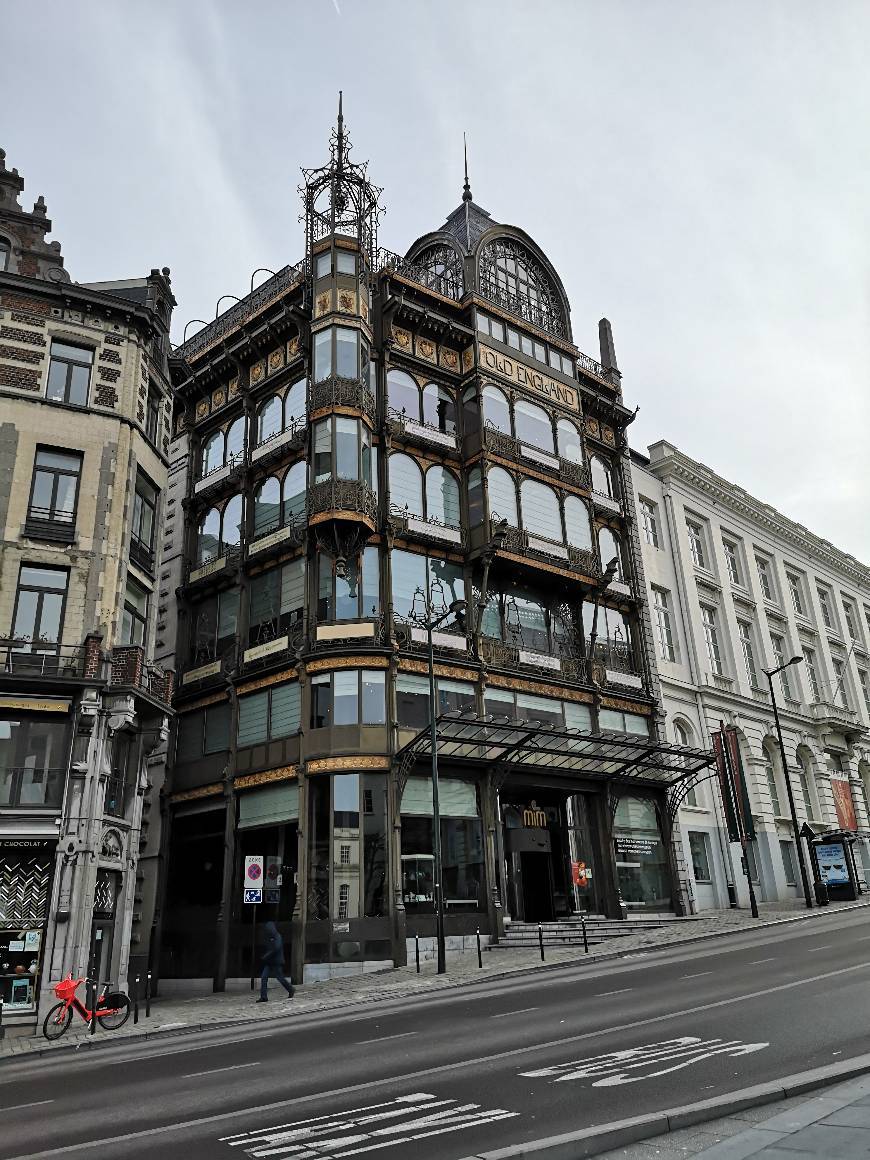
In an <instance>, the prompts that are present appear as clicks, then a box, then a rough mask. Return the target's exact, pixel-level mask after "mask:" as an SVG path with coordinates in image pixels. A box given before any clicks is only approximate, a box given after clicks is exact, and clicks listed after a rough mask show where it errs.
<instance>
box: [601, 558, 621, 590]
mask: <svg viewBox="0 0 870 1160" xmlns="http://www.w3.org/2000/svg"><path fill="white" fill-rule="evenodd" d="M618 570H619V558H618V557H617V556H614V557H613V559H612V560H610V561H608V564H607V567H606V568H605V569H604V575H603V576H602V577H601V585H602V587H603V588H606V587H607V586H608V585H609V584H610V582H611V580H612V579H613V577H614V576H615V575H616V573H617V572H618Z"/></svg>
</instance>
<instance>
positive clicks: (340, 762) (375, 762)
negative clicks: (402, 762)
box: [305, 754, 392, 775]
mask: <svg viewBox="0 0 870 1160" xmlns="http://www.w3.org/2000/svg"><path fill="white" fill-rule="evenodd" d="M391 765H392V759H391V758H389V757H376V756H373V755H370V754H369V755H362V754H360V755H359V756H358V757H315V758H313V759H312V760H311V761H309V762H307V763H306V766H305V772H306V774H309V775H311V774H317V773H343V772H344V771H345V770H350V771H352V772H356V771H357V770H361V769H385V770H386V769H389V768H390V766H391Z"/></svg>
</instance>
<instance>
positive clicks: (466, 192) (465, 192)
mask: <svg viewBox="0 0 870 1160" xmlns="http://www.w3.org/2000/svg"><path fill="white" fill-rule="evenodd" d="M462 152H463V153H464V154H465V185H463V187H462V200H463V201H472V200H473V198H472V196H471V186H470V185H469V184H468V142H467V141H466V140H465V134H464V133H463V134H462Z"/></svg>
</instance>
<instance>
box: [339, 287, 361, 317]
mask: <svg viewBox="0 0 870 1160" xmlns="http://www.w3.org/2000/svg"><path fill="white" fill-rule="evenodd" d="M338 309H339V311H340V312H341V313H342V314H356V312H357V309H356V292H355V291H354V290H342V289H339V291H338Z"/></svg>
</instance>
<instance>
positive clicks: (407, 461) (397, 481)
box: [390, 454, 423, 519]
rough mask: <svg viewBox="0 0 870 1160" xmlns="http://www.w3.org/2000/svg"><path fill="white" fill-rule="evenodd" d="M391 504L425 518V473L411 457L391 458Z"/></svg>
mask: <svg viewBox="0 0 870 1160" xmlns="http://www.w3.org/2000/svg"><path fill="white" fill-rule="evenodd" d="M390 503H391V505H392V506H393V507H394V508H398V509H400V510H401V511H403V512H407V513H408V514H409V515H412V516H419V517H420V518H421V519H422V518H423V473H422V471H421V470H420V468H419V467H418V466H417V464H416V462H415V461H414V460H413V459H412V458H411V457H410V455H401V454H399V455H391V456H390Z"/></svg>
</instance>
